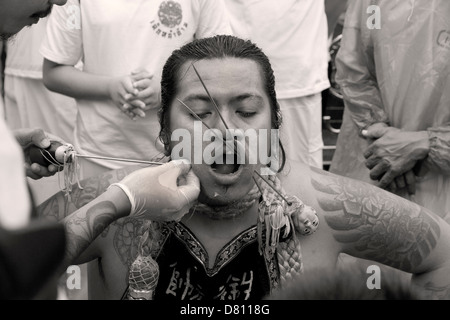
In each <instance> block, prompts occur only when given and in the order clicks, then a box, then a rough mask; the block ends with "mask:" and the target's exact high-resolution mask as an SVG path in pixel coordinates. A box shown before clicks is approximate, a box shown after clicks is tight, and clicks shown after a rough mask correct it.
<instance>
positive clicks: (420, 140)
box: [411, 131, 431, 160]
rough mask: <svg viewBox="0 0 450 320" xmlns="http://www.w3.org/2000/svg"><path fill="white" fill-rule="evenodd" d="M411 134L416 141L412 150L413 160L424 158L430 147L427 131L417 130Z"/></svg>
mask: <svg viewBox="0 0 450 320" xmlns="http://www.w3.org/2000/svg"><path fill="white" fill-rule="evenodd" d="M411 134H412V135H413V139H414V140H415V141H416V143H415V144H416V148H415V152H414V153H415V160H423V159H425V158H426V157H427V156H428V153H429V152H430V148H431V143H430V135H429V133H428V132H427V131H418V132H413V133H411Z"/></svg>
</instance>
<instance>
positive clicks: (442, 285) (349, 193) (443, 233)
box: [311, 169, 450, 299]
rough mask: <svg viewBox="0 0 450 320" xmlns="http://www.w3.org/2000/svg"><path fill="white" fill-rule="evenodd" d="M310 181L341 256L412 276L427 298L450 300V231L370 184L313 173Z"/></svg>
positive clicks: (426, 212)
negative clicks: (380, 264) (348, 255)
mask: <svg viewBox="0 0 450 320" xmlns="http://www.w3.org/2000/svg"><path fill="white" fill-rule="evenodd" d="M313 171H314V172H315V173H313V175H312V178H311V182H312V185H313V188H314V190H315V192H316V194H317V199H318V202H319V205H320V208H321V209H322V211H323V213H324V219H325V222H326V223H327V224H328V226H329V227H330V228H331V230H332V234H333V237H334V239H335V240H336V242H337V243H339V245H340V246H341V251H342V252H344V253H347V254H350V255H352V256H355V257H357V258H362V259H367V260H372V261H376V262H379V263H382V264H385V265H388V266H391V267H394V268H396V269H399V270H402V271H406V272H409V273H412V274H413V277H412V285H413V288H420V289H421V290H420V294H421V295H422V296H424V297H425V298H427V299H432V298H445V299H450V276H449V274H450V226H449V225H448V224H447V223H445V221H443V220H442V219H440V218H439V217H438V216H437V215H436V214H434V213H432V212H430V211H429V210H427V209H425V208H423V207H420V206H418V205H416V204H414V203H412V202H410V201H408V200H405V199H403V198H400V197H398V196H395V195H393V194H391V193H389V192H385V191H383V190H381V189H379V188H377V187H374V186H372V185H369V184H366V183H362V182H359V181H356V180H351V179H348V178H344V177H339V176H336V175H331V174H328V173H325V172H324V171H319V170H316V169H313Z"/></svg>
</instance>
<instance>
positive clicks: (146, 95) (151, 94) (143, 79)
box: [131, 69, 161, 111]
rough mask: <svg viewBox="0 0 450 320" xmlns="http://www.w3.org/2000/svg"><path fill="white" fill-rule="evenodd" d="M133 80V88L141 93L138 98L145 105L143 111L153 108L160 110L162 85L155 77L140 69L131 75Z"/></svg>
mask: <svg viewBox="0 0 450 320" xmlns="http://www.w3.org/2000/svg"><path fill="white" fill-rule="evenodd" d="M131 78H132V80H133V87H134V88H136V89H138V91H139V92H138V94H137V95H136V98H137V99H139V100H140V101H142V102H143V103H144V104H145V105H144V107H143V108H142V109H143V110H144V111H147V110H150V109H152V108H159V106H160V104H161V100H160V89H159V86H160V85H159V83H156V81H155V80H154V79H153V75H151V74H150V73H149V72H148V71H147V70H144V69H139V70H136V71H133V72H132V73H131Z"/></svg>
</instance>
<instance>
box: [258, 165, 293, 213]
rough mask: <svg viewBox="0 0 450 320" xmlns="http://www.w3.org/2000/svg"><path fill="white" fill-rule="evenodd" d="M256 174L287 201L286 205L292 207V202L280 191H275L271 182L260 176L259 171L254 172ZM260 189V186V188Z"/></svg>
mask: <svg viewBox="0 0 450 320" xmlns="http://www.w3.org/2000/svg"><path fill="white" fill-rule="evenodd" d="M254 173H256V174H257V175H258V176H259V177H260V178H261V179H262V180H263V181H264V182H265V183H267V185H268V186H269V187H271V188H272V189H273V190H274V191H275V192H276V193H278V195H279V196H280V197H281V198H282V199H283V200H284V201H286V203H287V204H288V205H289V206H291V205H292V202H290V201H288V200H287V199H286V198H285V197H284V196H283V195H282V194H281V192H280V191H278V190H277V189H275V187H274V186H273V185H272V184H271V183H270V181H268V180H267V179H266V178H264V177H263V176H262V175H260V174H259V173H258V171H256V170H255V171H254ZM258 187H259V186H258Z"/></svg>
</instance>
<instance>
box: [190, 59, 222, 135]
mask: <svg viewBox="0 0 450 320" xmlns="http://www.w3.org/2000/svg"><path fill="white" fill-rule="evenodd" d="M192 68H194V71H195V73H196V74H197V77H198V79H199V80H200V82H201V84H202V86H203V88H204V89H205V91H206V94H207V95H208V97H209V100H211V102H212V104H213V106H214V108H215V109H216V111H217V113H218V114H219V117H220V120H222V122H223V124H224V125H225V128H226V129H227V130H229V128H228V125H227V123H226V122H225V119H224V118H223V117H222V114H221V113H220V111H219V107H218V106H217V104H216V102H215V101H214V99H213V98H212V96H211V94H210V93H209V90H208V88H207V87H206V85H205V83H204V82H203V79H202V77H201V76H200V73H198V71H197V68H196V67H195V65H194V64H193V63H192Z"/></svg>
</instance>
